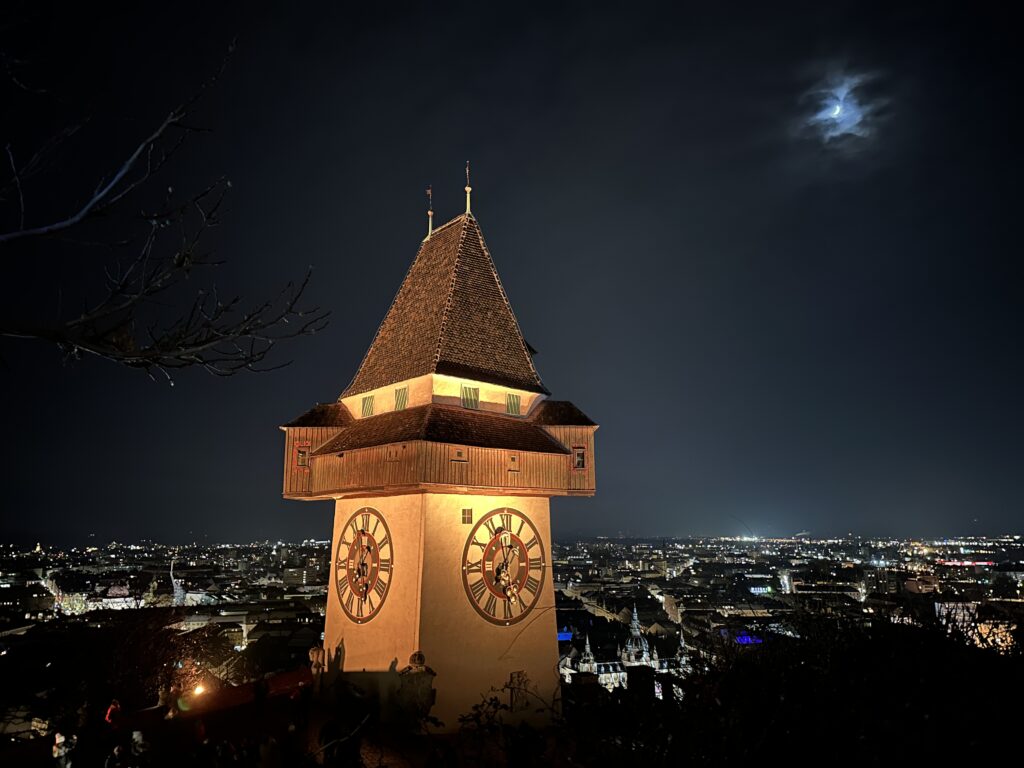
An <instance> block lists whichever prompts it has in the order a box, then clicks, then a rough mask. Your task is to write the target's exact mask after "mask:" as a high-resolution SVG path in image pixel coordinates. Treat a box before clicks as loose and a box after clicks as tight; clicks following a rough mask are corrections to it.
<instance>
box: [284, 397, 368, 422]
mask: <svg viewBox="0 0 1024 768" xmlns="http://www.w3.org/2000/svg"><path fill="white" fill-rule="evenodd" d="M351 423H352V414H350V413H349V412H348V408H346V407H345V406H344V405H342V404H341V403H320V404H319V405H314V406H313V407H312V408H310V409H309V410H308V411H306V412H305V413H304V414H302V415H301V416H299V417H298V418H297V419H293V420H292V421H289V422H288V423H287V424H285V425H284V426H286V427H347V426H348V425H349V424H351Z"/></svg>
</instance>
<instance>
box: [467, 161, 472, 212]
mask: <svg viewBox="0 0 1024 768" xmlns="http://www.w3.org/2000/svg"><path fill="white" fill-rule="evenodd" d="M472 191H473V188H472V187H471V186H469V160H467V161H466V213H470V208H469V193H470V192H472Z"/></svg>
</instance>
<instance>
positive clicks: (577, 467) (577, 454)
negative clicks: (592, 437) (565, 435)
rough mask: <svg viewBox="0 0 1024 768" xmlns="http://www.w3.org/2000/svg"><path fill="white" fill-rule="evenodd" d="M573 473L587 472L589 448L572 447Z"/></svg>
mask: <svg viewBox="0 0 1024 768" xmlns="http://www.w3.org/2000/svg"><path fill="white" fill-rule="evenodd" d="M572 471H573V472H586V471H587V446H585V445H574V446H573V447H572Z"/></svg>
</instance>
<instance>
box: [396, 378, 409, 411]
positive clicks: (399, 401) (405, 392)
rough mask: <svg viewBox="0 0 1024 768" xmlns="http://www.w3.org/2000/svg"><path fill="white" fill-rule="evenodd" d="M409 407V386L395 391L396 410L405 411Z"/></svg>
mask: <svg viewBox="0 0 1024 768" xmlns="http://www.w3.org/2000/svg"><path fill="white" fill-rule="evenodd" d="M408 407H409V385H408V384H406V385H405V386H404V387H397V388H396V389H395V410H396V411H404V410H405V409H406V408H408Z"/></svg>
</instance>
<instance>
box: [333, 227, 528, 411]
mask: <svg viewBox="0 0 1024 768" xmlns="http://www.w3.org/2000/svg"><path fill="white" fill-rule="evenodd" d="M428 373H441V374H449V375H452V376H460V377H463V378H468V379H474V380H477V381H485V382H489V383H492V384H499V385H503V386H508V387H514V388H516V389H523V390H526V391H528V392H541V393H544V394H548V391H547V389H545V387H544V384H543V383H541V380H540V376H539V375H538V374H537V369H536V368H535V367H534V365H533V360H532V358H531V354H530V349H529V347H528V345H527V344H526V342H525V340H524V339H523V334H522V332H521V331H520V330H519V323H518V322H517V321H516V317H515V314H514V313H513V312H512V306H511V305H510V304H509V301H508V297H507V296H506V295H505V289H504V288H503V287H502V285H501V280H500V279H499V278H498V272H497V270H496V269H495V268H494V262H493V261H492V260H491V255H490V253H489V252H488V250H487V246H486V244H485V243H484V238H483V235H482V234H481V232H480V226H479V224H477V221H476V219H475V218H474V217H473V214H472V213H469V212H468V211H467V212H466V213H464V214H462V215H461V216H457V217H455V218H454V219H452V220H451V221H449V222H448V223H447V224H445V225H443V226H441V227H439V228H438V229H435V230H434V231H433V234H432V235H430V237H428V238H427V239H425V240H424V241H423V243H422V245H420V249H419V252H418V253H417V254H416V259H415V260H414V261H413V263H412V266H411V267H409V271H408V273H407V274H406V276H405V280H404V281H403V282H402V286H401V287H400V288H399V289H398V294H397V295H396V296H395V299H394V301H393V302H392V303H391V308H390V309H389V310H388V313H387V315H386V316H385V317H384V321H383V322H382V323H381V324H380V328H379V329H378V330H377V335H376V336H375V337H374V339H373V343H372V344H371V345H370V349H369V350H368V351H367V353H366V356H365V357H364V358H363V362H362V364H361V365H360V366H359V370H358V371H357V372H356V375H355V377H354V378H353V379H352V383H351V384H349V385H348V388H347V389H346V390H345V391H344V392H343V393H342V395H341V396H342V397H348V396H349V395H356V394H359V393H361V392H368V391H369V390H371V389H376V388H377V387H383V386H386V385H388V384H392V383H395V382H398V381H404V380H405V379H411V378H414V377H416V376H422V375H424V374H428Z"/></svg>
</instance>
